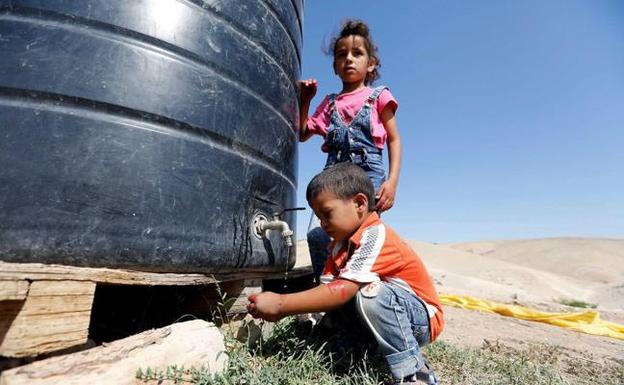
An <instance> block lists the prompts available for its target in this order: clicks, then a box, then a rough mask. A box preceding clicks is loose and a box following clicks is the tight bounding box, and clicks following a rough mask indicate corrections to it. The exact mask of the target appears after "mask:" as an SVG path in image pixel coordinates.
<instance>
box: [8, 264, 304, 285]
mask: <svg viewBox="0 0 624 385" xmlns="http://www.w3.org/2000/svg"><path fill="white" fill-rule="evenodd" d="M308 270H309V271H308ZM310 272H311V270H310V269H307V268H306V267H300V268H298V269H296V270H293V271H291V272H289V273H288V275H289V276H291V277H296V276H300V275H302V274H308V273H310ZM283 276H284V273H281V272H278V273H276V272H240V273H233V274H195V273H152V272H144V271H135V270H124V269H108V268H93V267H76V266H63V265H47V264H43V263H12V262H2V261H0V281H2V280H9V281H11V280H12V281H17V280H30V281H37V280H47V281H68V280H70V281H91V282H96V283H110V284H120V285H148V286H157V285H176V286H184V285H186V286H188V285H207V284H211V283H216V282H227V281H233V280H240V279H254V278H279V277H283Z"/></svg>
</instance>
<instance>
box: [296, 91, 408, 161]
mask: <svg viewBox="0 0 624 385" xmlns="http://www.w3.org/2000/svg"><path fill="white" fill-rule="evenodd" d="M373 91H374V89H373V88H371V87H363V88H360V89H357V90H355V91H353V92H349V93H346V94H341V95H336V99H335V102H334V105H335V107H336V110H337V111H338V113H339V114H340V117H341V118H342V121H343V122H345V123H346V124H349V123H351V121H352V120H353V118H354V117H355V115H356V114H357V113H358V112H359V111H360V109H361V108H362V106H363V105H364V103H366V101H367V100H368V97H369V96H370V95H371V94H372V93H373ZM386 106H389V107H390V108H392V110H393V111H395V112H396V110H397V108H398V107H399V104H398V103H397V101H396V99H395V98H394V96H392V94H391V93H390V91H389V90H388V89H387V88H386V89H384V90H383V91H381V94H379V97H378V98H377V101H376V102H375V108H373V109H371V122H370V124H371V134H372V137H373V143H375V146H377V148H379V149H382V150H383V148H384V145H385V144H386V136H387V134H386V129H385V128H384V126H383V122H382V121H381V113H382V111H383V110H384V108H386ZM330 118H331V116H330V111H329V95H328V96H325V98H324V99H323V101H322V102H321V104H320V105H319V106H318V107H317V108H316V111H315V112H314V115H312V116H311V117H310V118H308V130H310V133H312V134H318V135H322V136H323V138H325V137H326V136H327V130H328V129H329V124H330ZM321 149H322V150H323V151H324V152H327V146H325V144H323V147H322V148H321Z"/></svg>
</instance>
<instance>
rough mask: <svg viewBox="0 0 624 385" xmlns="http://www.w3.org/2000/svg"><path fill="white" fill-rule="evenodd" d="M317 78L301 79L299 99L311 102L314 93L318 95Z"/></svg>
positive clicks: (302, 101)
mask: <svg viewBox="0 0 624 385" xmlns="http://www.w3.org/2000/svg"><path fill="white" fill-rule="evenodd" d="M317 85H318V83H317V81H316V79H306V80H300V81H299V101H300V102H301V103H302V104H303V103H310V101H312V98H313V97H314V95H316V89H317Z"/></svg>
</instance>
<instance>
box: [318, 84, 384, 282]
mask: <svg viewBox="0 0 624 385" xmlns="http://www.w3.org/2000/svg"><path fill="white" fill-rule="evenodd" d="M384 89H386V87H385V86H381V87H377V88H375V89H374V90H373V92H372V93H371V95H370V96H369V97H368V100H367V101H366V102H365V103H364V105H363V106H362V108H361V109H360V111H358V112H357V114H356V115H355V117H354V118H353V120H352V121H351V123H350V124H346V123H345V122H344V121H343V120H342V117H341V116H340V114H339V113H338V110H337V109H336V107H335V99H336V94H331V95H330V96H329V110H330V124H329V128H328V130H327V137H326V138H325V143H326V145H327V148H328V153H327V162H326V163H325V168H328V167H330V166H333V165H334V164H336V163H340V162H351V163H354V164H357V165H358V166H360V167H362V169H363V170H364V171H366V174H367V175H368V177H369V178H370V180H371V182H373V186H374V187H375V192H377V191H379V187H381V184H382V183H383V182H384V181H385V180H386V175H385V170H384V165H383V155H382V151H381V150H380V149H379V148H377V146H375V143H374V142H373V135H372V132H371V130H372V129H371V110H372V109H373V108H375V102H376V101H377V98H378V97H379V95H380V94H381V92H382V91H383V90H384ZM307 238H308V248H309V250H310V259H311V261H312V268H313V270H314V276H315V278H316V280H317V281H318V277H319V276H320V275H321V273H322V272H323V269H324V267H325V260H326V259H327V254H328V252H327V246H328V245H329V242H330V238H329V236H328V235H327V234H326V233H325V232H324V231H323V229H321V223H320V221H319V219H318V218H317V217H316V215H314V214H312V218H310V225H309V226H308V234H307Z"/></svg>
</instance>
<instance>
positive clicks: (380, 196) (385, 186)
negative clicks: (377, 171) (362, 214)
mask: <svg viewBox="0 0 624 385" xmlns="http://www.w3.org/2000/svg"><path fill="white" fill-rule="evenodd" d="M395 194H396V185H395V184H394V183H392V182H390V181H389V180H387V181H385V182H383V183H382V184H381V187H380V188H379V191H378V192H377V195H376V198H377V200H378V201H377V205H376V206H375V209H376V210H378V211H379V212H380V213H382V212H384V211H386V210H388V209H390V208H391V207H392V206H394V196H395Z"/></svg>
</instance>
